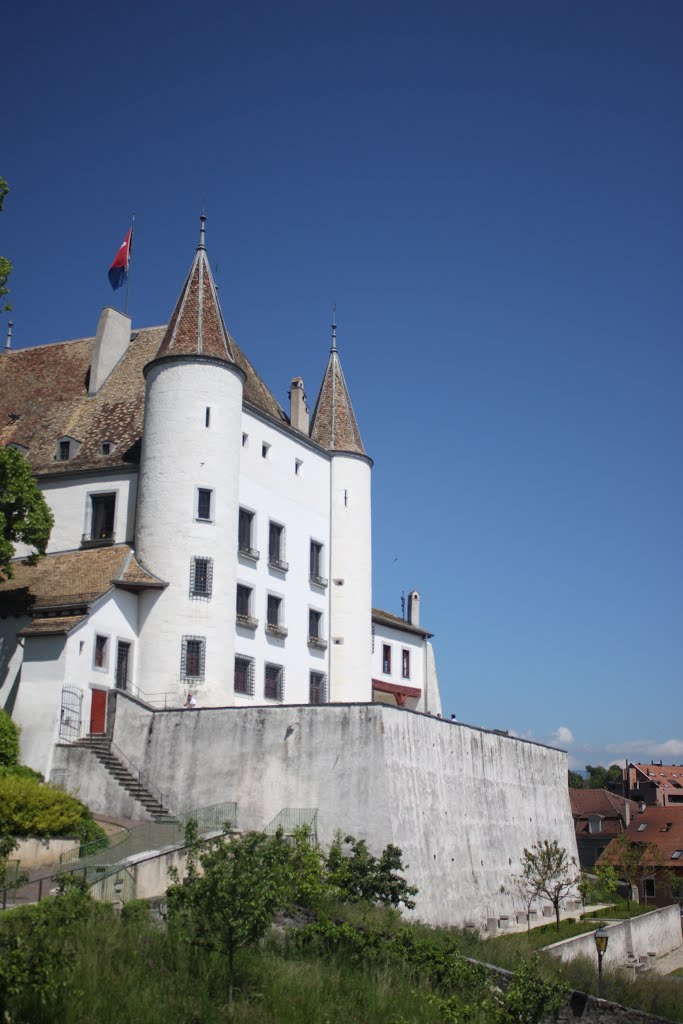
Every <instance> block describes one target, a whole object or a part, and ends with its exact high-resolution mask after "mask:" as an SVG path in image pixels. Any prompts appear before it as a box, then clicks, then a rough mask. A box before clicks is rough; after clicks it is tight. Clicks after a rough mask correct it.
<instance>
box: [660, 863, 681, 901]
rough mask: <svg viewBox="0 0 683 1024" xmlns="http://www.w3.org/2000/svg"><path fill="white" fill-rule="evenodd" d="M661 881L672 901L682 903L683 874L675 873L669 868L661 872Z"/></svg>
mask: <svg viewBox="0 0 683 1024" xmlns="http://www.w3.org/2000/svg"><path fill="white" fill-rule="evenodd" d="M662 881H663V882H664V885H665V886H666V888H667V890H668V892H669V897H670V899H671V900H673V902H674V903H683V875H677V874H676V872H675V871H672V870H671V868H667V869H666V871H663V872H662Z"/></svg>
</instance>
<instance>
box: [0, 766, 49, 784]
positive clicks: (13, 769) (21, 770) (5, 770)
mask: <svg viewBox="0 0 683 1024" xmlns="http://www.w3.org/2000/svg"><path fill="white" fill-rule="evenodd" d="M6 775H17V776H19V778H20V779H35V780H36V782H43V781H44V780H43V776H42V775H41V774H40V772H36V771H34V770H33V768H29V766H28V765H27V764H12V765H0V779H3V778H4V777H5V776H6Z"/></svg>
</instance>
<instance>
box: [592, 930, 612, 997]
mask: <svg viewBox="0 0 683 1024" xmlns="http://www.w3.org/2000/svg"><path fill="white" fill-rule="evenodd" d="M594 938H595V948H596V949H597V951H598V998H600V999H602V958H603V956H604V955H605V953H606V952H607V943H608V942H609V935H608V933H607V929H606V928H598V930H597V931H596V933H595V936H594Z"/></svg>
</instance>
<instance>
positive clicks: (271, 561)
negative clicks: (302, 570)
mask: <svg viewBox="0 0 683 1024" xmlns="http://www.w3.org/2000/svg"><path fill="white" fill-rule="evenodd" d="M268 565H269V566H270V568H271V569H277V571H278V572H287V570H288V569H289V562H285V560H284V559H283V558H275V557H273V555H269V556H268Z"/></svg>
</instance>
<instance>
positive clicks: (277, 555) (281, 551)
mask: <svg viewBox="0 0 683 1024" xmlns="http://www.w3.org/2000/svg"><path fill="white" fill-rule="evenodd" d="M268 564H269V565H270V566H272V567H273V568H274V569H280V571H281V572H286V571H287V569H289V565H288V564H287V562H286V561H285V528H284V526H280V524H279V523H271V524H270V527H269V529H268Z"/></svg>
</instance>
